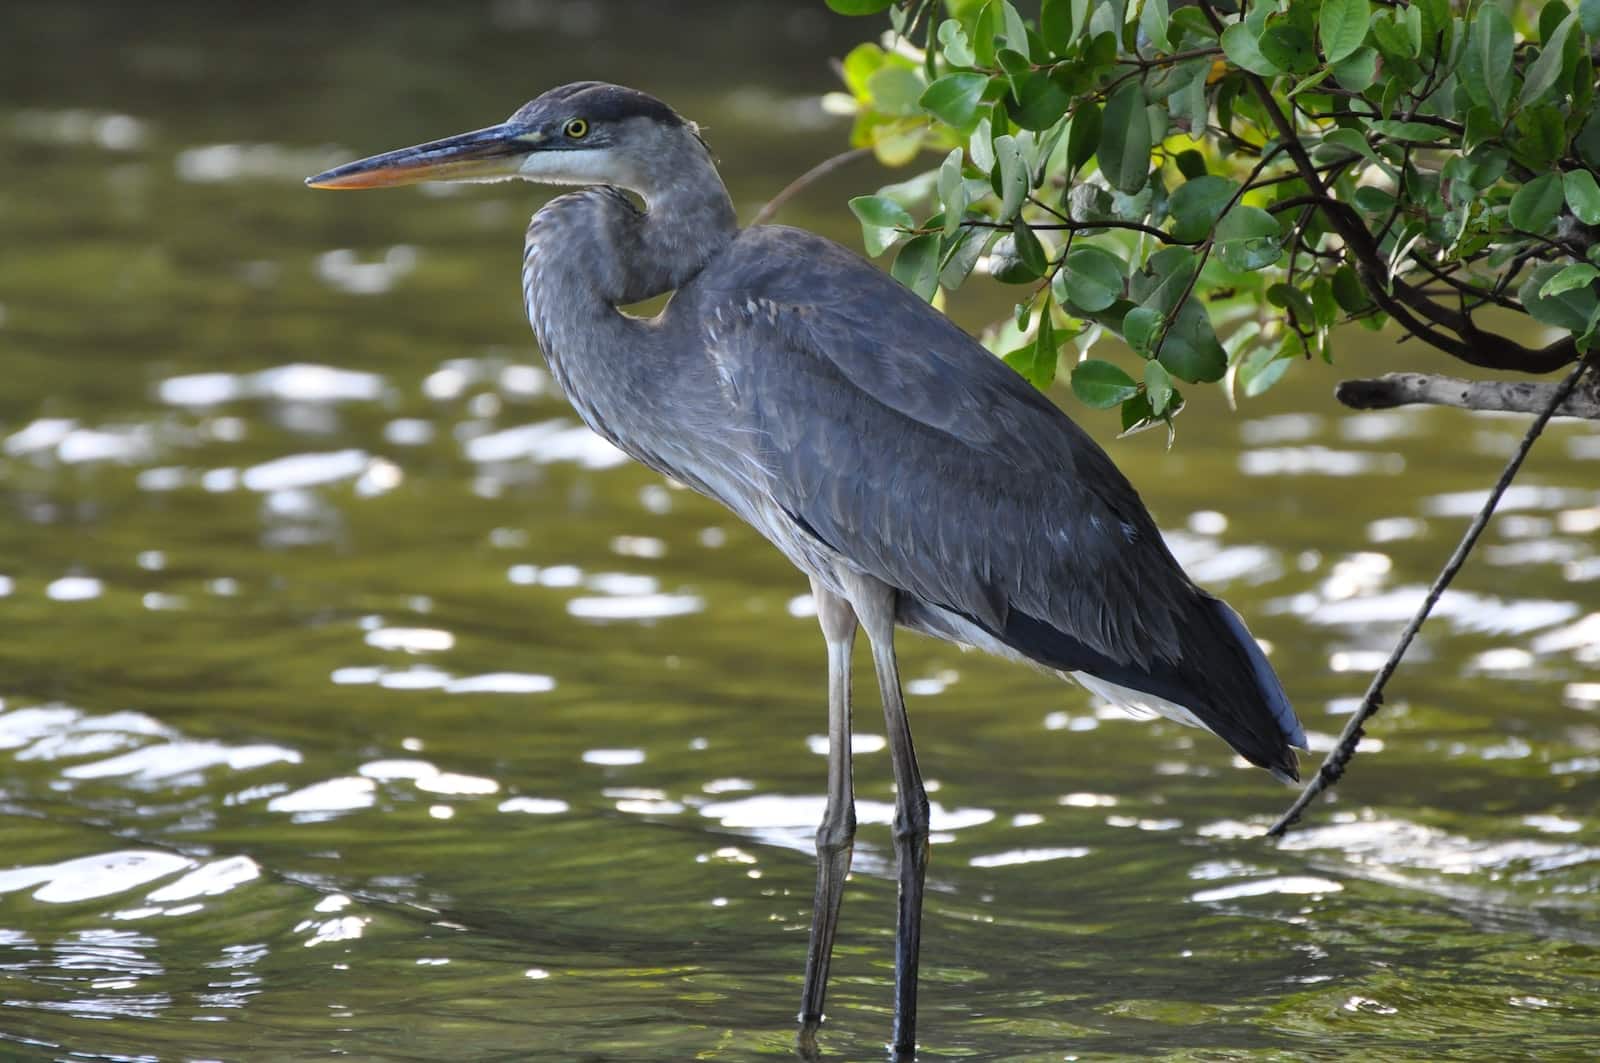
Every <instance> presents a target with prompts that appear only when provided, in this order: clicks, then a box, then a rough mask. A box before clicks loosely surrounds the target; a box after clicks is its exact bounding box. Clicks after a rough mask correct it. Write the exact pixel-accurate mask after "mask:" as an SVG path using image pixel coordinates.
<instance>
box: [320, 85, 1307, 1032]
mask: <svg viewBox="0 0 1600 1063" xmlns="http://www.w3.org/2000/svg"><path fill="white" fill-rule="evenodd" d="M516 177H520V178H524V179H526V180H530V181H538V182H543V183H546V184H558V185H582V186H586V187H584V188H583V189H582V190H581V191H577V192H573V193H570V194H567V195H562V196H559V197H557V198H555V199H553V200H551V201H550V202H549V203H547V204H546V205H545V206H544V207H543V208H542V209H541V210H539V212H538V213H536V214H535V215H534V216H533V221H532V222H531V223H530V224H529V226H528V232H527V242H526V245H525V250H524V252H523V258H522V293H523V297H524V300H525V302H526V304H527V311H528V318H529V320H530V321H531V322H532V324H533V331H534V333H535V335H536V336H537V337H538V340H539V346H540V347H542V348H543V349H544V355H545V359H546V360H547V361H548V362H549V365H550V370H551V372H552V373H553V374H554V376H555V379H556V380H557V382H559V384H560V385H561V388H562V390H563V391H565V392H566V395H567V398H568V399H569V400H570V401H571V403H572V405H573V406H574V407H576V409H577V411H578V413H579V414H580V415H581V416H582V417H583V419H584V421H585V422H586V423H587V424H588V425H589V427H591V428H593V429H594V430H595V431H596V432H598V433H599V434H600V435H602V436H604V437H605V438H606V439H608V440H610V441H611V442H612V443H614V444H616V445H617V446H618V447H620V448H621V449H622V450H624V451H626V452H627V453H628V454H631V455H632V456H633V457H635V458H637V459H638V460H639V461H641V462H643V463H644V464H646V465H648V466H649V467H650V468H652V469H655V470H657V471H658V472H661V473H663V474H665V475H667V476H670V477H672V478H673V479H675V480H678V481H680V482H682V483H685V484H688V485H689V486H691V487H693V488H695V489H696V490H698V491H700V492H701V493H702V494H705V495H708V496H710V497H711V498H713V499H716V500H717V501H718V502H721V503H722V504H723V505H725V506H727V507H728V508H729V509H731V510H733V511H734V512H735V513H737V514H738V515H739V516H740V517H741V518H743V519H744V520H745V521H747V522H748V523H749V524H750V525H752V526H753V527H754V528H755V529H756V530H757V531H759V532H760V533H761V534H762V535H764V536H765V537H766V538H767V539H768V540H770V541H771V542H772V544H773V545H774V546H776V547H777V548H778V549H779V550H781V551H782V552H783V553H784V555H785V556H787V557H788V558H789V560H790V561H792V562H794V564H795V565H796V566H797V567H798V568H799V569H800V571H802V572H804V573H805V574H806V575H807V576H808V577H810V580H811V590H812V593H813V594H814V595H815V597H816V603H817V615H818V617H819V619H820V620H821V624H822V634H823V638H824V640H825V641H826V643H827V647H828V801H827V811H826V812H825V813H824V815H823V820H822V825H821V827H820V828H819V829H818V830H817V839H816V840H817V890H816V899H815V907H814V911H813V916H812V924H811V940H810V948H809V951H808V953H807V962H806V975H805V985H804V989H803V990H802V995H801V1005H800V1020H801V1023H802V1035H803V1037H806V1038H809V1037H810V1036H811V1034H812V1032H814V1030H815V1029H816V1027H817V1025H818V1024H819V1023H820V1022H821V1020H822V1007H823V995H824V993H825V991H826V989H827V979H828V960H829V956H830V954H831V952H832V948H833V939H834V930H835V928H836V926H837V924H838V916H839V902H840V899H841V897H842V895H843V889H844V881H845V876H846V874H847V873H848V871H849V868H850V856H851V851H852V846H853V842H854V837H855V826H856V820H855V802H854V793H853V789H852V783H851V769H850V655H851V647H852V645H853V643H854V640H855V632H856V627H857V625H858V624H859V625H860V626H861V627H863V628H865V629H866V633H867V639H868V640H869V641H870V643H871V647H872V660H873V664H874V665H875V667H876V670H877V674H878V686H879V690H880V692H881V694H882V697H883V709H884V718H885V722H886V725H887V731H888V743H889V752H890V755H891V759H892V761H893V765H894V782H895V818H894V847H895V857H896V861H897V864H898V876H899V898H900V903H899V917H898V923H897V925H896V937H895V997H894V1041H893V1047H894V1049H895V1051H896V1052H897V1053H901V1054H904V1053H909V1052H911V1051H913V1050H914V1046H915V1040H916V1016H917V1010H916V1003H917V1001H916V996H917V955H918V940H919V936H920V933H921V930H920V928H921V919H922V890H923V874H924V871H925V869H926V867H927V860H928V853H927V845H928V799H927V795H926V793H925V792H924V790H923V786H922V779H921V777H920V775H919V773H918V770H917V758H916V754H915V752H914V751H913V749H912V745H911V728H910V725H909V724H908V722H907V720H906V709H905V702H904V700H903V699H902V696H901V692H900V676H899V673H898V671H897V668H896V665H895V650H894V629H895V625H896V624H899V625H901V626H902V627H908V628H911V629H912V630H914V631H920V632H923V633H924V634H928V635H933V636H935V637H936V638H942V639H947V640H950V641H952V642H957V643H962V644H965V645H970V646H977V647H980V648H982V649H985V650H988V651H990V652H992V653H996V654H999V655H1001V656H1003V657H1008V658H1011V659H1014V660H1020V661H1027V662H1031V663H1033V664H1035V665H1038V666H1041V667H1043V668H1045V669H1047V670H1049V671H1052V672H1055V673H1056V674H1058V675H1061V676H1071V677H1073V678H1075V679H1077V680H1078V681H1079V682H1080V683H1082V684H1083V685H1084V686H1086V687H1088V688H1089V689H1090V690H1092V691H1093V692H1094V693H1096V694H1098V695H1100V696H1101V697H1103V698H1106V699H1108V700H1110V701H1112V702H1115V703H1117V704H1120V705H1122V706H1124V707H1126V708H1128V709H1130V710H1132V711H1133V712H1134V713H1136V714H1140V715H1151V714H1159V715H1163V716H1168V717H1171V718H1174V719H1177V720H1179V721H1181V722H1183V723H1186V724H1191V725H1195V726H1200V727H1204V728H1207V729H1209V730H1210V731H1212V732H1214V733H1215V734H1217V735H1218V736H1220V737H1221V738H1222V739H1223V741H1225V742H1227V743H1228V744H1229V745H1230V746H1232V747H1233V749H1234V750H1235V751H1237V752H1238V753H1239V754H1240V755H1241V756H1243V757H1244V758H1245V759H1246V760H1248V761H1250V762H1251V763H1253V764H1257V765H1260V766H1261V767H1263V768H1266V769H1268V770H1269V771H1271V772H1272V773H1273V774H1275V775H1278V776H1280V777H1285V778H1289V779H1293V778H1295V777H1296V768H1295V755H1294V752H1293V750H1292V749H1291V748H1290V747H1291V746H1298V747H1300V748H1304V747H1305V735H1304V734H1303V732H1302V731H1301V729H1300V724H1299V722H1298V721H1297V720H1296V719H1295V715H1294V711H1293V710H1292V709H1291V708H1290V707H1289V702H1288V699H1287V698H1286V697H1285V696H1284V693H1283V688H1282V687H1281V686H1280V685H1279V683H1278V679H1277V677H1276V676H1275V675H1274V674H1273V671H1272V667H1271V666H1270V665H1269V664H1268V663H1267V660H1266V657H1265V656H1263V654H1262V652H1261V649H1260V647H1258V646H1257V645H1256V643H1255V640H1254V639H1252V638H1251V637H1250V634H1249V632H1247V631H1246V630H1245V627H1244V625H1243V623H1241V622H1240V620H1239V618H1238V616H1237V615H1235V614H1234V612H1233V611H1232V610H1231V609H1229V608H1228V606H1227V605H1225V604H1224V603H1222V602H1221V601H1219V600H1217V599H1216V598H1213V597H1212V596H1211V595H1209V594H1207V593H1205V592H1204V591H1202V590H1200V589H1199V588H1198V587H1196V586H1195V585H1194V584H1193V583H1191V582H1190V581H1189V578H1188V577H1187V576H1186V575H1185V574H1184V572H1183V570H1182V569H1181V568H1180V567H1179V566H1178V563H1177V562H1176V561H1175V560H1173V557H1172V555H1171V554H1170V553H1169V552H1168V551H1167V548H1166V545H1165V544H1164V543H1163V542H1162V539H1161V533H1160V532H1159V531H1157V529H1156V525H1155V522H1154V521H1153V520H1152V519H1151V517H1150V514H1149V513H1148V512H1146V510H1145V508H1144V505H1143V504H1142V503H1141V502H1140V501H1139V496H1138V494H1137V493H1135V491H1134V489H1133V488H1132V486H1130V485H1129V483H1128V481H1127V480H1126V479H1124V478H1123V476H1122V474H1121V473H1120V472H1118V471H1117V468H1116V466H1114V465H1113V464H1112V463H1111V459H1110V458H1108V457H1107V456H1106V455H1105V453H1104V452H1103V451H1101V449H1100V448H1099V447H1098V446H1096V445H1095V443H1094V442H1093V440H1091V439H1090V438H1089V437H1088V436H1087V435H1086V434H1085V433H1084V432H1083V430H1082V429H1080V428H1079V427H1078V426H1077V425H1075V424H1073V423H1072V421H1070V420H1068V419H1067V417H1066V416H1065V415H1064V414H1063V413H1062V412H1061V411H1060V410H1059V409H1057V408H1056V407H1055V406H1054V405H1053V404H1052V403H1051V402H1050V401H1049V400H1047V399H1046V398H1045V397H1044V396H1043V395H1041V394H1040V393H1039V392H1038V391H1036V390H1035V389H1034V388H1033V387H1032V386H1030V385H1029V384H1028V383H1027V382H1026V381H1024V380H1023V379H1022V378H1021V377H1020V376H1018V375H1017V374H1016V373H1014V372H1013V371H1012V370H1011V369H1010V368H1008V367H1007V366H1006V365H1005V364H1004V363H1003V362H1001V361H1000V360H999V359H997V358H995V357H994V356H993V355H991V354H990V353H989V352H988V351H986V350H984V349H983V347H981V346H979V345H978V343H977V342H976V341H974V340H973V339H972V338H971V337H970V336H968V335H967V334H966V333H965V332H963V331H961V330H960V329H959V328H957V327H956V326H955V325H953V324H952V323H951V322H950V321H949V320H948V319H947V318H945V317H944V316H943V315H941V314H940V313H939V312H938V311H937V310H934V309H933V308H932V307H930V306H929V305H928V304H927V303H925V302H923V301H922V300H921V299H920V298H918V297H917V296H916V295H914V294H913V293H912V292H910V291H909V290H907V289H906V288H904V287H902V286H901V285H899V284H897V283H896V282H895V281H894V280H892V279H891V278H889V277H888V276H887V275H885V274H884V273H882V272H881V271H879V270H878V269H876V268H874V267H873V266H872V265H871V264H870V263H868V262H865V261H863V260H862V259H861V258H859V257H857V256H856V255H855V254H853V253H852V252H850V251H848V250H846V249H845V248H843V247H841V246H840V245H838V244H836V243H834V242H832V241H830V240H826V239H823V238H822V237H820V236H816V235H814V234H812V233H808V232H804V231H802V230H799V229H792V228H787V227H785V226H776V225H773V226H759V227H755V228H749V229H740V228H739V225H738V222H737V220H736V219H735V217H734V210H733V204H732V202H731V201H730V200H729V198H728V192H727V189H726V188H724V187H723V184H722V179H721V177H720V176H719V175H718V173H717V168H716V165H715V163H714V162H713V160H712V157H711V153H710V151H709V150H708V149H707V147H706V145H705V142H704V141H703V140H702V139H701V137H700V135H699V132H698V130H697V129H696V127H695V126H694V124H693V123H691V122H688V121H686V120H684V119H683V118H681V117H680V116H679V115H678V114H677V113H676V112H674V111H673V110H672V109H671V108H669V107H668V106H667V105H666V104H664V103H662V102H661V101H660V100H657V99H655V98H654V97H652V96H648V95H646V94H644V93H642V92H637V91H635V90H633V89H627V88H622V87H620V86H616V85H607V84H602V83H599V82H592V81H590V82H580V83H577V84H572V85H565V86H562V87H561V88H556V89H551V90H550V91H549V92H546V93H545V94H544V95H542V96H540V97H539V98H538V99H536V100H534V101H532V102H531V103H529V104H527V105H526V106H524V107H522V108H520V109H519V110H518V111H517V112H516V113H515V114H513V115H512V116H511V117H510V118H509V119H507V120H506V121H505V122H502V123H501V124H499V125H496V126H490V127H489V128H487V129H480V130H477V131H476V132H472V133H463V134H461V135H460V136H454V137H449V138H447V139H444V140H436V141H433V142H431V143H427V144H422V145H419V146H417V147H412V148H403V149H401V150H399V151H391V152H388V153H387V154H383V155H375V156H373V157H371V158H368V159H362V160H361V161H359V162H352V163H349V164H347V165H344V166H340V167H337V168H335V169H332V170H329V171H328V172H326V173H322V174H318V175H317V176H315V177H312V178H310V179H309V181H308V182H307V183H308V184H311V185H312V186H314V187H317V188H374V187H378V186H382V185H400V184H410V183H413V182H417V181H483V180H503V179H507V178H516ZM624 192H632V193H634V194H636V195H637V196H638V197H639V198H640V200H642V201H643V204H644V206H643V209H640V208H639V207H638V206H636V205H635V203H634V202H633V201H632V200H631V199H629V197H628V196H627V195H625V194H624ZM665 292H673V293H675V294H674V295H673V297H672V301H671V302H670V303H668V304H667V307H666V309H664V310H662V311H661V312H660V313H659V314H657V315H656V316H655V317H652V318H639V317H633V316H630V315H628V314H626V313H623V312H622V311H621V310H620V309H619V307H623V306H627V305H629V304H631V303H636V302H638V301H640V300H642V299H648V298H650V297H652V296H656V295H661V294H663V293H665Z"/></svg>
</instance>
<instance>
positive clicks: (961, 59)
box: [923, 18, 978, 107]
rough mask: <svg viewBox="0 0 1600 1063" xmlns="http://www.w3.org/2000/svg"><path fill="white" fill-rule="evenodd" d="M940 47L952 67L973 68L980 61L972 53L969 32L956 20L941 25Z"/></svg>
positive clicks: (946, 20)
mask: <svg viewBox="0 0 1600 1063" xmlns="http://www.w3.org/2000/svg"><path fill="white" fill-rule="evenodd" d="M939 46H940V48H941V49H942V50H943V51H944V57H945V61H946V62H948V63H949V64H950V65H951V66H972V65H973V64H975V63H977V61H978V57H977V56H976V55H975V54H973V51H972V41H970V40H968V39H967V31H966V30H965V29H963V28H962V27H961V23H960V22H958V21H957V20H956V19H953V18H947V19H945V20H944V21H943V22H942V23H940V24H939ZM923 106H924V107H926V106H927V104H923Z"/></svg>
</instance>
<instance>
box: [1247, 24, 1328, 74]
mask: <svg viewBox="0 0 1600 1063" xmlns="http://www.w3.org/2000/svg"><path fill="white" fill-rule="evenodd" d="M1256 43H1257V44H1258V45H1259V46H1260V48H1261V54H1262V55H1264V56H1266V58H1267V61H1268V62H1269V63H1272V64H1274V65H1275V66H1278V67H1280V68H1281V69H1284V70H1289V71H1293V72H1294V73H1296V74H1309V73H1310V72H1311V71H1313V70H1315V69H1316V68H1317V46H1316V44H1315V43H1314V42H1313V41H1312V39H1311V34H1310V33H1308V32H1307V31H1306V30H1303V29H1301V28H1300V27H1299V26H1296V25H1294V24H1293V23H1290V22H1273V23H1270V24H1269V25H1268V26H1267V28H1266V30H1265V32H1263V33H1262V34H1261V39H1260V40H1259V41H1258V42H1256Z"/></svg>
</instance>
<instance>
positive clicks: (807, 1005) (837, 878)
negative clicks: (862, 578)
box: [800, 579, 856, 1038]
mask: <svg viewBox="0 0 1600 1063" xmlns="http://www.w3.org/2000/svg"><path fill="white" fill-rule="evenodd" d="M811 593H812V594H813V595H814V596H815V597H816V601H817V619H818V621H819V622H820V623H821V625H822V637H823V639H824V640H825V641H826V642H827V644H828V807H827V811H825V812H824V813H823V815H822V825H821V826H819V827H818V828H817V895H816V900H815V901H814V902H813V905H812V912H811V946H810V949H809V950H808V951H807V953H806V983H805V990H804V991H803V993H802V995H801V997H800V1022H801V1024H802V1033H801V1036H802V1037H803V1038H805V1037H809V1036H811V1035H812V1034H813V1033H814V1032H815V1030H816V1028H817V1026H818V1025H820V1024H821V1022H822V1002H823V997H824V996H826V994H827V992H828V961H829V959H830V958H831V957H832V955H833V938H834V932H835V931H836V930H837V929H838V927H839V904H840V902H841V901H842V900H843V899H844V880H845V876H846V875H848V874H849V873H850V857H851V854H852V853H853V852H854V848H855V837H856V800H855V791H854V787H853V785H852V783H851V778H850V652H851V650H852V649H853V648H854V647H855V640H856V614H855V610H853V609H852V608H851V607H850V603H849V602H848V601H846V600H845V599H844V598H841V597H839V596H838V595H837V594H834V593H833V592H832V591H830V590H828V589H827V588H826V587H824V586H822V585H821V584H820V583H818V582H817V581H816V580H814V579H813V580H812V581H811Z"/></svg>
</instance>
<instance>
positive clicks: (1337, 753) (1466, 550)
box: [1202, 0, 1595, 838]
mask: <svg viewBox="0 0 1600 1063" xmlns="http://www.w3.org/2000/svg"><path fill="white" fill-rule="evenodd" d="M1202 2H1204V0H1202ZM1594 360H1595V355H1594V354H1593V353H1592V352H1591V353H1590V354H1589V355H1588V356H1587V357H1585V358H1584V359H1583V360H1582V361H1580V362H1579V363H1578V364H1577V365H1575V366H1573V367H1572V372H1570V373H1568V374H1567V376H1566V379H1564V380H1562V381H1561V383H1560V384H1558V385H1556V386H1555V387H1554V388H1552V389H1551V394H1550V397H1549V400H1548V402H1547V404H1546V406H1545V408H1544V409H1542V410H1540V411H1539V416H1537V417H1535V418H1534V419H1533V423H1532V424H1530V425H1529V426H1528V431H1527V434H1526V435H1524V436H1523V437H1522V444H1521V445H1520V446H1519V447H1517V452H1516V453H1515V454H1513V455H1511V460H1510V461H1508V462H1506V467H1505V469H1504V471H1502V472H1501V473H1500V479H1499V481H1498V482H1497V483H1496V484H1495V485H1494V487H1493V488H1492V489H1491V490H1490V491H1489V497H1488V498H1487V499H1485V500H1484V503H1483V508H1482V509H1481V510H1479V511H1478V515H1477V516H1476V517H1474V518H1473V519H1472V523H1471V524H1470V525H1469V526H1468V527H1467V531H1466V534H1464V535H1463V536H1462V537H1461V542H1460V543H1459V544H1458V545H1457V546H1456V549H1455V553H1453V554H1451V555H1450V560H1449V561H1447V562H1445V566H1444V568H1443V569H1441V570H1440V571H1439V575H1438V577H1437V578H1436V579H1435V580H1434V581H1433V586H1432V587H1429V588H1428V594H1427V596H1426V597H1425V598H1423V599H1422V604H1421V605H1420V606H1418V607H1417V612H1416V615H1414V616H1413V617H1412V618H1411V622H1410V623H1409V624H1407V625H1406V628H1405V630H1404V631H1402V632H1401V633H1400V640H1399V641H1398V642H1396V643H1395V646H1394V649H1393V650H1392V651H1390V653H1389V659H1388V660H1386V661H1384V662H1383V667H1382V668H1380V669H1378V674H1377V675H1374V676H1373V677H1372V684H1371V685H1370V686H1368V687H1367V695H1366V697H1364V698H1362V699H1361V707H1360V708H1359V709H1357V710H1356V712H1355V715H1353V716H1351V717H1350V722H1349V723H1347V724H1345V727H1344V730H1343V731H1342V732H1340V734H1339V742H1338V744H1337V745H1335V746H1334V747H1333V752H1331V753H1329V754H1328V756H1327V759H1325V760H1324V761H1323V762H1322V766H1321V767H1319V768H1318V769H1317V773H1316V774H1315V775H1313V776H1312V777H1311V781H1310V782H1309V783H1307V784H1306V788H1305V789H1304V790H1302V791H1300V796H1299V797H1297V798H1295V800H1294V803H1293V804H1292V805H1290V806H1289V808H1288V810H1287V811H1285V812H1284V813H1283V815H1281V816H1279V817H1278V821H1277V822H1276V823H1274V824H1273V825H1272V826H1271V827H1270V828H1268V829H1267V836H1268V837H1269V838H1281V837H1282V836H1283V833H1284V832H1285V831H1286V830H1288V829H1289V828H1290V827H1292V826H1293V825H1294V823H1295V821H1296V820H1298V819H1299V818H1300V814H1301V813H1302V812H1304V811H1305V810H1306V806H1308V805H1310V804H1311V802H1312V801H1315V800H1316V799H1317V795H1318V794H1320V793H1322V792H1323V791H1324V790H1326V789H1327V788H1328V787H1330V786H1332V785H1333V784H1334V783H1337V782H1338V781H1339V777H1340V776H1341V775H1343V774H1344V769H1345V767H1346V766H1347V765H1348V764H1349V763H1350V758H1351V757H1353V756H1355V753H1356V746H1357V745H1358V744H1360V742H1361V736H1362V734H1363V731H1362V728H1363V727H1364V726H1365V725H1366V722H1367V721H1368V720H1370V719H1371V718H1372V715H1373V713H1375V712H1377V711H1378V709H1379V707H1380V706H1382V705H1383V688H1384V687H1385V686H1386V685H1387V684H1388V682H1389V679H1390V677H1391V676H1393V675H1394V670H1395V669H1396V668H1398V667H1399V666H1400V658H1402V657H1404V656H1405V655H1406V650H1407V649H1408V648H1409V647H1410V646H1411V640H1412V639H1414V638H1416V637H1417V631H1418V630H1419V629H1421V627H1422V623H1423V621H1425V620H1427V619H1428V614H1429V613H1431V612H1432V611H1433V607H1434V605H1435V604H1436V603H1437V602H1438V601H1439V597H1440V595H1442V594H1444V590H1445V588H1446V587H1448V586H1450V581H1451V580H1453V579H1455V576H1456V573H1457V572H1459V571H1461V566H1462V565H1464V564H1466V561H1467V555H1468V554H1470V553H1472V548H1473V546H1475V545H1476V544H1477V542H1478V536H1480V535H1482V534H1483V529H1484V528H1486V527H1488V525H1489V518H1490V517H1491V516H1493V515H1494V509H1495V506H1497V505H1499V504H1500V496H1501V495H1503V494H1505V492H1506V488H1508V487H1510V486H1511V481H1512V480H1513V479H1514V478H1515V477H1516V475H1517V470H1518V469H1520V468H1522V461H1523V459H1524V458H1526V457H1527V456H1528V451H1529V450H1530V449H1532V447H1533V443H1534V440H1536V439H1538V438H1539V433H1541V432H1543V431H1544V426H1545V425H1546V424H1548V423H1549V421H1550V418H1551V416H1552V415H1554V413H1555V411H1556V409H1557V408H1558V407H1559V406H1561V404H1562V403H1564V402H1566V401H1567V397H1568V396H1569V395H1571V394H1572V391H1573V389H1574V388H1575V387H1577V386H1578V380H1579V378H1581V377H1582V376H1583V374H1584V371H1585V370H1586V369H1588V368H1589V366H1590V363H1591V362H1593V361H1594Z"/></svg>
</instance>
